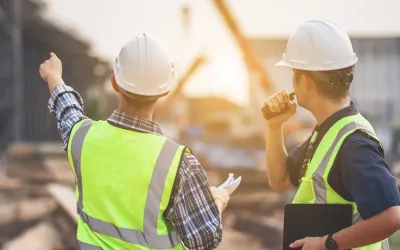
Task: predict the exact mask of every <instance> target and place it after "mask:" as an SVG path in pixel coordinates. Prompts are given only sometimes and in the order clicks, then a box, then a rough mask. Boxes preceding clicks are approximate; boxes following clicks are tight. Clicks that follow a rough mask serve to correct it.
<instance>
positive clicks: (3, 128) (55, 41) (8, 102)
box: [0, 0, 110, 150]
mask: <svg viewBox="0 0 400 250" xmlns="http://www.w3.org/2000/svg"><path fill="white" fill-rule="evenodd" d="M43 10H44V6H42V5H41V4H39V3H38V2H37V1H28V0H24V1H19V0H2V1H0V88H1V91H0V150H3V149H5V148H6V147H7V146H8V145H10V143H11V142H13V141H16V140H18V141H30V142H39V141H56V140H58V139H59V136H58V133H57V128H56V126H55V125H56V121H55V119H54V118H53V117H52V116H51V115H50V114H49V112H48V109H47V102H48V99H49V96H50V95H49V91H48V89H47V86H46V84H45V83H44V82H43V81H42V79H41V78H40V75H39V73H38V69H39V66H40V64H41V63H42V62H43V61H44V60H45V59H47V58H48V57H49V54H50V52H52V51H53V52H55V53H56V54H57V55H58V56H59V57H60V58H61V59H62V60H63V78H64V80H65V81H66V83H67V84H68V85H70V86H72V87H73V88H75V89H77V90H78V91H79V93H81V94H82V95H83V96H84V97H85V96H87V95H86V90H87V89H88V87H89V86H96V85H97V86H100V85H101V84H102V83H103V82H104V80H105V77H108V76H109V73H110V71H109V66H108V64H107V63H106V62H104V61H102V60H100V59H99V58H95V57H92V56H89V55H88V51H89V48H90V46H89V44H87V43H86V42H84V41H81V40H79V39H78V38H76V37H74V36H73V35H71V34H69V33H68V32H65V31H63V30H61V29H60V28H59V27H56V26H54V25H53V24H51V23H50V22H49V21H46V20H45V19H43V18H42V17H41V16H42V15H41V12H42V11H43Z"/></svg>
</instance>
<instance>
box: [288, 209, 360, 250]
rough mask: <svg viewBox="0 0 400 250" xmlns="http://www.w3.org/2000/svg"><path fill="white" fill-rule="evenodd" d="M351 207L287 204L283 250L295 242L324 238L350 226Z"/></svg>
mask: <svg viewBox="0 0 400 250" xmlns="http://www.w3.org/2000/svg"><path fill="white" fill-rule="evenodd" d="M352 221H353V207H352V205H350V204H346V205H343V204H287V205H286V206H285V218H284V227H283V250H289V249H290V250H293V249H301V248H290V247H289V245H290V244H291V243H293V242H294V241H295V240H299V239H303V238H305V237H316V236H325V235H327V234H333V233H336V232H338V231H340V230H342V229H344V228H346V227H349V226H351V225H352Z"/></svg>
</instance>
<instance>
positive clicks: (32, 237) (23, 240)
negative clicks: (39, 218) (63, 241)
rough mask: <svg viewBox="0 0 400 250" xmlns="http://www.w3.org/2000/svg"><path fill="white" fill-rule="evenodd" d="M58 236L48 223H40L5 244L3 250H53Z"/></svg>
mask: <svg viewBox="0 0 400 250" xmlns="http://www.w3.org/2000/svg"><path fill="white" fill-rule="evenodd" d="M58 239H59V236H58V235H57V232H56V230H55V229H54V228H53V226H52V225H51V224H49V223H48V222H41V223H40V224H38V225H37V226H35V227H33V228H30V229H28V230H27V231H25V232H24V233H23V234H22V235H20V236H18V237H17V238H15V239H13V240H11V241H10V242H8V243H6V244H5V246H4V248H3V250H26V249H29V250H53V249H54V248H55V247H56V246H57V242H58V241H59V240H58Z"/></svg>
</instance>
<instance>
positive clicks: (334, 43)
mask: <svg viewBox="0 0 400 250" xmlns="http://www.w3.org/2000/svg"><path fill="white" fill-rule="evenodd" d="M357 61H358V59H357V56H356V54H355V53H354V51H353V46H352V45H351V41H350V38H349V36H348V35H347V33H346V31H345V30H344V29H342V28H341V27H340V26H339V25H337V24H335V23H333V22H331V21H325V20H323V21H322V20H312V21H308V22H306V23H304V24H302V25H300V26H299V27H298V28H297V29H296V31H295V32H294V33H293V34H292V35H291V36H290V38H289V40H288V42H287V45H286V50H285V53H284V54H283V60H282V61H280V62H278V63H277V64H276V65H275V66H278V67H287V68H292V69H300V70H308V71H326V70H337V69H343V68H347V67H350V66H352V65H354V64H356V63H357Z"/></svg>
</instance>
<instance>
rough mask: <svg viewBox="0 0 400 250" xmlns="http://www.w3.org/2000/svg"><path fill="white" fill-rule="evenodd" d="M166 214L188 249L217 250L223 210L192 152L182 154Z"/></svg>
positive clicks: (220, 237) (220, 235)
mask: <svg viewBox="0 0 400 250" xmlns="http://www.w3.org/2000/svg"><path fill="white" fill-rule="evenodd" d="M164 216H165V217H166V219H167V220H168V221H170V222H171V224H172V225H173V226H174V227H175V228H176V230H177V232H178V233H179V235H180V236H181V239H182V242H183V244H184V245H185V247H186V248H188V249H199V250H203V249H204V250H206V249H215V248H217V246H218V245H219V244H220V242H221V240H222V227H221V218H220V213H219V210H218V208H217V206H216V204H215V202H214V199H213V198H212V195H211V192H210V187H209V184H208V180H207V175H206V173H205V172H204V170H203V168H202V166H201V165H200V163H199V162H198V160H197V159H196V158H195V157H194V156H193V155H192V154H189V153H185V154H184V156H183V160H182V162H181V165H180V167H179V171H178V174H177V177H176V180H175V184H174V188H173V191H172V196H171V199H170V203H169V206H168V208H167V210H166V211H165V213H164Z"/></svg>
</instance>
